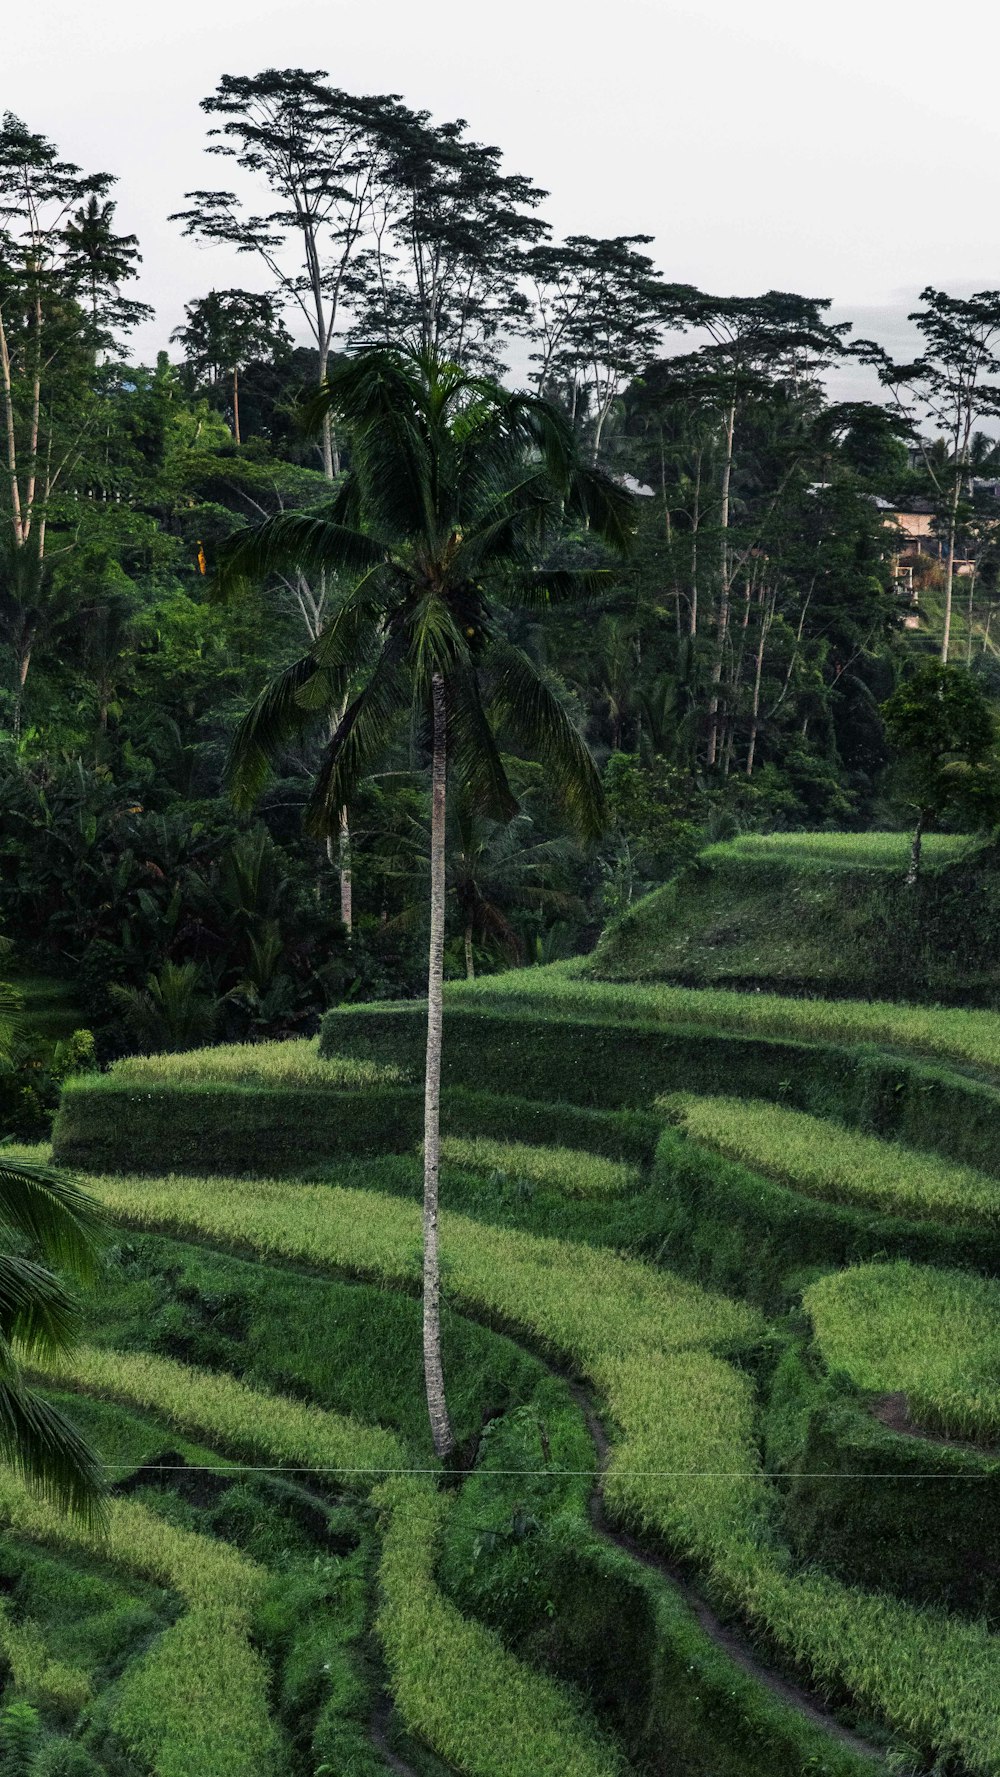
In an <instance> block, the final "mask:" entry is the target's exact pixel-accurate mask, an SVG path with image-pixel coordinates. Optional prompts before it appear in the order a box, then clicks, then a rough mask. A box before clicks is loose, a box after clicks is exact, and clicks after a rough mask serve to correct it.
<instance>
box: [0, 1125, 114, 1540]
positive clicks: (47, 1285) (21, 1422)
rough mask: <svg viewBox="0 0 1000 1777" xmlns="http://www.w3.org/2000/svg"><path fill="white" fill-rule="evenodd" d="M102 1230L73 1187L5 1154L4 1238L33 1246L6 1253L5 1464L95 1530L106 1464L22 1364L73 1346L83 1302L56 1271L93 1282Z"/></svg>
mask: <svg viewBox="0 0 1000 1777" xmlns="http://www.w3.org/2000/svg"><path fill="white" fill-rule="evenodd" d="M103 1226H104V1222H103V1217H102V1214H101V1212H100V1210H99V1209H98V1206H97V1205H96V1204H95V1203H94V1201H93V1199H92V1198H90V1197H88V1196H87V1194H86V1193H85V1192H84V1191H82V1190H81V1189H80V1188H79V1186H78V1185H76V1184H74V1183H73V1181H72V1180H70V1179H66V1178H63V1177H62V1176H61V1175H60V1174H59V1173H57V1172H54V1171H52V1169H51V1168H49V1167H45V1166H37V1165H33V1164H31V1163H29V1162H27V1161H21V1160H14V1159H12V1158H11V1157H10V1156H8V1155H7V1154H6V1153H4V1152H3V1151H2V1150H0V1238H2V1239H3V1241H4V1244H5V1246H7V1247H8V1248H9V1247H10V1246H12V1245H13V1246H14V1247H15V1248H18V1249H27V1250H26V1251H25V1250H17V1251H13V1252H12V1251H10V1250H7V1251H4V1252H0V1458H2V1459H3V1460H4V1461H6V1462H8V1463H10V1464H11V1465H12V1467H14V1468H15V1469H17V1470H18V1472H19V1473H20V1474H21V1475H23V1476H24V1478H25V1480H27V1481H28V1482H30V1483H31V1485H33V1486H34V1487H35V1488H37V1489H38V1491H39V1492H41V1493H42V1495H43V1496H44V1497H45V1498H46V1499H48V1500H50V1501H51V1502H52V1503H53V1504H55V1505H58V1506H60V1507H61V1508H62V1509H64V1510H66V1511H70V1512H73V1513H74V1514H76V1515H77V1516H79V1517H82V1518H83V1519H85V1520H86V1521H87V1523H88V1524H90V1525H91V1526H97V1525H99V1524H100V1523H101V1522H102V1520H103V1505H102V1501H103V1480H102V1475H101V1469H100V1464H99V1462H98V1460H97V1458H96V1456H95V1455H94V1453H93V1452H92V1451H91V1450H90V1449H89V1448H88V1446H87V1444H86V1443H85V1441H84V1439H83V1438H82V1437H81V1436H80V1434H79V1432H78V1431H77V1430H76V1429H75V1427H74V1426H73V1425H72V1424H71V1422H70V1421H69V1420H68V1419H67V1418H66V1416H65V1414H63V1413H61V1412H60V1411H59V1409H58V1408H57V1407H55V1406H53V1405H52V1403H51V1402H49V1401H46V1400H44V1399H42V1397H41V1396H39V1395H37V1394H36V1393H35V1392H34V1391H33V1390H32V1389H31V1388H29V1387H28V1386H27V1384H26V1382H25V1380H24V1376H23V1366H24V1365H25V1364H27V1365H29V1366H30V1364H31V1363H32V1361H33V1360H35V1359H38V1360H44V1361H49V1360H50V1359H51V1358H53V1357H54V1356H57V1355H58V1354H59V1353H60V1352H63V1351H66V1350H68V1349H69V1347H70V1346H71V1345H72V1343H73V1340H74V1338H75V1335H76V1330H77V1321H78V1308H77V1304H76V1302H75V1300H74V1299H73V1297H72V1296H71V1294H70V1293H69V1291H68V1289H67V1288H66V1286H65V1284H64V1283H63V1281H62V1279H61V1278H60V1277H58V1276H56V1275H55V1273H54V1272H53V1271H52V1270H50V1269H49V1266H57V1267H59V1269H60V1270H63V1271H67V1272H69V1273H71V1274H72V1275H74V1276H76V1277H77V1278H82V1279H86V1278H90V1277H92V1276H93V1275H94V1273H95V1270H96V1266H97V1258H98V1252H99V1248H100V1240H101V1234H102V1229H103ZM35 1255H39V1256H38V1257H36V1256H35ZM41 1261H44V1262H41Z"/></svg>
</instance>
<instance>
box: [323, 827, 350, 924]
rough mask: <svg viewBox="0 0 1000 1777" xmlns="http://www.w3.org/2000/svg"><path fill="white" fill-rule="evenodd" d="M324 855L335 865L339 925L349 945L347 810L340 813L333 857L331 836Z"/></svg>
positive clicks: (328, 836)
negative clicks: (337, 876)
mask: <svg viewBox="0 0 1000 1777" xmlns="http://www.w3.org/2000/svg"><path fill="white" fill-rule="evenodd" d="M326 855H327V857H328V859H329V860H330V863H331V864H335V866H336V869H337V873H338V875H339V878H340V923H341V925H342V926H343V928H344V930H345V932H346V933H347V940H348V943H350V940H351V935H352V933H353V931H354V885H353V878H352V875H351V827H350V822H349V820H348V816H347V809H346V808H342V809H341V811H340V832H339V834H338V836H337V851H336V857H335V856H334V849H333V835H332V834H331V833H328V834H327V836H326Z"/></svg>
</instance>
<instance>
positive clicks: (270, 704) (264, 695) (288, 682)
mask: <svg viewBox="0 0 1000 1777" xmlns="http://www.w3.org/2000/svg"><path fill="white" fill-rule="evenodd" d="M319 671H320V669H319V668H318V667H317V664H316V658H315V654H314V653H313V651H312V650H311V649H310V651H309V653H308V654H304V655H302V657H301V659H299V660H296V661H293V663H292V665H291V666H287V667H286V668H285V670H284V672H282V673H279V674H278V675H277V677H276V678H274V679H272V680H271V682H270V684H269V685H265V686H264V689H263V691H261V692H260V693H259V695H258V696H257V697H255V698H254V701H253V703H252V704H251V705H250V708H249V709H248V710H247V713H246V715H245V716H244V717H243V718H242V720H241V722H240V724H239V726H238V728H237V730H236V733H235V734H234V735H233V738H232V741H231V742H230V747H229V754H228V757H227V759H226V765H225V773H224V781H225V784H226V788H227V789H228V791H229V793H230V795H231V796H232V798H233V801H234V802H235V803H236V806H237V807H238V808H242V809H249V808H252V807H253V805H254V803H255V802H256V800H257V797H258V796H259V795H260V793H261V791H262V790H263V789H264V787H265V785H266V784H267V783H268V782H269V780H270V777H271V774H272V771H273V769H274V761H275V759H276V757H277V755H278V753H279V752H280V751H281V749H282V747H285V746H287V745H288V744H289V742H290V741H292V740H295V739H296V738H297V737H298V736H299V735H300V734H302V733H304V732H305V730H306V729H307V728H309V727H311V726H312V725H313V724H314V723H315V722H316V720H317V714H316V711H315V710H314V709H310V708H307V707H305V706H304V705H303V703H302V702H301V701H300V697H301V693H302V692H303V691H305V690H307V688H308V687H309V686H310V685H311V684H312V682H313V680H315V678H316V677H317V674H318V673H319Z"/></svg>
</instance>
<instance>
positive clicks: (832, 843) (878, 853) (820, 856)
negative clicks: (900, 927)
mask: <svg viewBox="0 0 1000 1777" xmlns="http://www.w3.org/2000/svg"><path fill="white" fill-rule="evenodd" d="M910 844H911V835H910V834H909V833H743V834H741V835H740V837H739V838H738V839H726V840H722V841H720V842H719V843H717V844H716V845H709V846H706V847H705V850H704V851H702V852H700V853H699V861H700V862H701V863H705V864H713V863H721V862H728V861H729V860H735V861H736V862H740V861H741V860H742V859H753V860H755V861H761V862H768V861H773V862H774V863H787V862H795V863H807V862H812V861H815V862H816V863H818V864H823V865H831V864H843V865H846V866H848V867H849V868H851V869H855V870H857V869H861V870H897V871H898V870H905V869H906V868H907V866H908V864H909V861H910ZM975 844H976V840H975V839H974V838H970V837H969V836H967V835H966V834H964V833H926V834H925V835H924V839H923V855H924V858H925V860H926V862H927V863H929V864H942V863H946V862H950V861H951V860H952V859H954V858H958V857H961V856H962V854H963V852H966V851H968V850H970V849H971V847H973V846H974V845H975Z"/></svg>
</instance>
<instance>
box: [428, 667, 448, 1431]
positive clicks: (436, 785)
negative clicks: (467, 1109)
mask: <svg viewBox="0 0 1000 1777" xmlns="http://www.w3.org/2000/svg"><path fill="white" fill-rule="evenodd" d="M431 690H432V699H433V712H434V752H433V758H432V765H431V938H430V953H429V957H428V965H427V1071H426V1075H425V1082H424V1382H425V1385H426V1389H427V1411H428V1414H429V1415H430V1422H431V1435H432V1437H433V1439H434V1449H435V1451H436V1452H437V1454H438V1456H440V1457H445V1456H448V1455H449V1454H450V1452H451V1451H452V1449H453V1448H454V1438H453V1436H452V1430H451V1423H450V1421H449V1418H448V1407H447V1403H446V1401H445V1393H444V1370H443V1366H442V1362H441V1269H440V1262H439V1258H438V1175H439V1172H440V1163H441V1039H442V1029H443V981H444V897H445V874H444V865H445V786H446V782H447V745H448V727H447V717H446V710H445V687H444V680H443V678H442V677H441V674H440V673H435V674H434V676H433V678H432V680H431Z"/></svg>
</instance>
